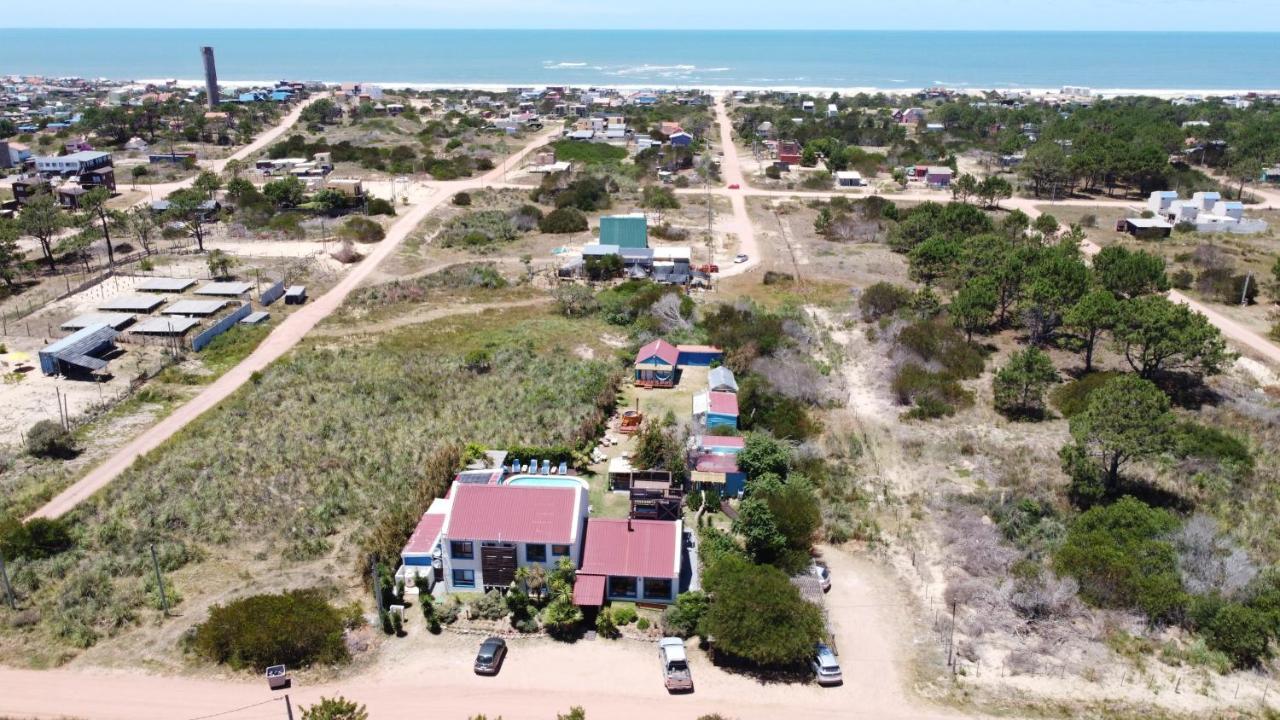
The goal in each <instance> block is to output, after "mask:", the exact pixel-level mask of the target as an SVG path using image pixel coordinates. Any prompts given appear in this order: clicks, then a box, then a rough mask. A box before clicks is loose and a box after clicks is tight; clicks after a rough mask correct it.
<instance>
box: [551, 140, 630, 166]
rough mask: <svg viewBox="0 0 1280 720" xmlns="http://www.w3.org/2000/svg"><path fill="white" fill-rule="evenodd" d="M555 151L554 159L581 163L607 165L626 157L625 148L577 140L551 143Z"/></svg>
mask: <svg viewBox="0 0 1280 720" xmlns="http://www.w3.org/2000/svg"><path fill="white" fill-rule="evenodd" d="M552 147H554V148H555V151H556V159H557V160H562V161H568V162H572V163H581V164H583V165H607V164H611V163H618V162H621V161H623V160H625V159H627V151H626V148H620V147H615V146H613V145H609V144H607V143H590V142H579V141H577V140H560V141H558V142H555V143H552Z"/></svg>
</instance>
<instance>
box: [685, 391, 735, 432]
mask: <svg viewBox="0 0 1280 720" xmlns="http://www.w3.org/2000/svg"><path fill="white" fill-rule="evenodd" d="M693 419H694V421H695V422H698V423H701V424H702V425H704V426H705V427H706V428H707V429H708V430H710V429H711V428H717V427H725V428H735V429H736V428H737V427H738V396H737V395H734V394H733V393H729V392H710V391H708V392H704V393H698V394H697V395H694V396H693Z"/></svg>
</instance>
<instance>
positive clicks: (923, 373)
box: [890, 362, 973, 419]
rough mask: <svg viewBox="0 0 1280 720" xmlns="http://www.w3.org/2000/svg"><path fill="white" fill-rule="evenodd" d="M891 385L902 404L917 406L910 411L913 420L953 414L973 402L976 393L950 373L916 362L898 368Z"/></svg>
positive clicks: (909, 414)
mask: <svg viewBox="0 0 1280 720" xmlns="http://www.w3.org/2000/svg"><path fill="white" fill-rule="evenodd" d="M890 387H891V388H892V390H893V394H894V396H895V397H896V398H897V400H898V403H899V404H900V405H913V406H915V407H914V409H913V410H912V411H911V412H910V413H908V416H909V417H911V418H912V419H931V418H936V417H944V416H948V415H954V414H955V412H956V410H957V409H958V408H961V407H968V406H970V405H972V404H973V394H972V393H970V392H969V391H968V390H965V389H964V388H963V387H961V385H960V383H959V382H957V381H956V379H955V378H954V377H952V376H951V375H950V374H948V373H945V372H934V371H932V370H928V369H926V368H925V367H924V366H923V365H920V364H919V363H915V362H909V363H907V364H905V365H903V366H902V367H900V368H898V371H897V372H896V373H895V374H894V377H893V381H892V383H891V384H890ZM913 413H914V414H913Z"/></svg>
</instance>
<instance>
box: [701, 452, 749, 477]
mask: <svg viewBox="0 0 1280 720" xmlns="http://www.w3.org/2000/svg"><path fill="white" fill-rule="evenodd" d="M693 467H694V469H695V470H697V471H698V472H707V473H724V474H726V475H727V474H730V473H736V472H739V470H738V456H736V455H710V454H708V455H700V456H698V457H697V458H695V459H694V465H693Z"/></svg>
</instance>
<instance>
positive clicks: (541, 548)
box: [524, 544, 547, 563]
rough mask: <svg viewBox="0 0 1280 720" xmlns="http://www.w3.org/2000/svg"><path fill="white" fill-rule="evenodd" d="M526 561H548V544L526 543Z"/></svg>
mask: <svg viewBox="0 0 1280 720" xmlns="http://www.w3.org/2000/svg"><path fill="white" fill-rule="evenodd" d="M524 561H525V562H537V563H540V562H546V561H547V546H546V545H542V544H538V545H525V546H524Z"/></svg>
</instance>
